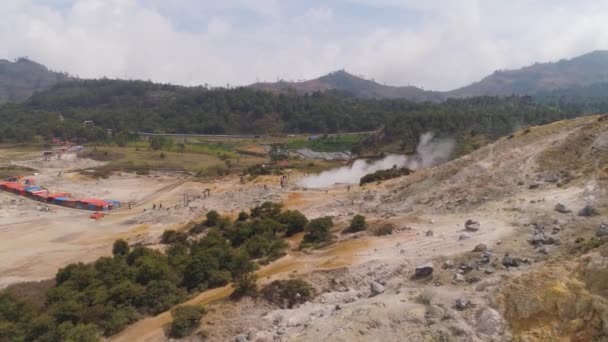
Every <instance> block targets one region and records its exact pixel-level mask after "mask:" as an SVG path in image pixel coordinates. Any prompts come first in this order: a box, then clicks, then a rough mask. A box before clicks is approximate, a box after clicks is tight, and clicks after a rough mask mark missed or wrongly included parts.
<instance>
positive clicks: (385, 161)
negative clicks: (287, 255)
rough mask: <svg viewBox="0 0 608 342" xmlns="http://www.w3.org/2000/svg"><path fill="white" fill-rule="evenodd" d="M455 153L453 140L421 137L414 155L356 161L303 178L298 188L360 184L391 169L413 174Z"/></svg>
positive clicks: (423, 135) (431, 134)
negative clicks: (406, 169)
mask: <svg viewBox="0 0 608 342" xmlns="http://www.w3.org/2000/svg"><path fill="white" fill-rule="evenodd" d="M453 150H454V140H452V139H436V138H435V137H434V135H433V133H430V132H428V133H424V134H422V135H421V136H420V142H419V143H418V146H417V147H416V153H415V154H413V155H409V156H405V155H397V154H391V155H388V156H386V157H385V158H382V159H380V160H375V161H371V162H370V161H367V160H364V159H358V160H356V161H355V162H354V163H353V164H352V165H350V166H343V167H339V168H336V169H332V170H328V171H323V172H321V173H319V174H318V175H314V176H309V177H304V178H302V179H301V180H300V181H299V182H298V185H299V186H302V187H305V188H325V187H329V186H332V185H334V184H338V183H342V184H359V181H360V180H361V177H363V176H365V175H366V174H369V173H373V172H376V171H378V170H386V169H390V168H392V167H393V166H395V165H396V166H397V167H399V168H401V167H407V168H410V169H412V170H416V169H421V168H427V167H431V166H434V165H438V164H441V163H443V162H446V161H448V160H449V158H450V155H451V154H452V151H453Z"/></svg>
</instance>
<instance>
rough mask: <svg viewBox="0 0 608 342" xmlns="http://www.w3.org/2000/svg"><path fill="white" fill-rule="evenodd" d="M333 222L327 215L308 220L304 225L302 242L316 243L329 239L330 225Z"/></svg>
mask: <svg viewBox="0 0 608 342" xmlns="http://www.w3.org/2000/svg"><path fill="white" fill-rule="evenodd" d="M333 226H334V222H333V220H332V219H331V217H329V216H325V217H320V218H317V219H314V220H310V222H308V225H307V226H306V234H304V239H303V240H302V242H303V243H305V244H306V243H309V244H316V243H322V242H326V241H329V240H331V231H330V229H331V227H333Z"/></svg>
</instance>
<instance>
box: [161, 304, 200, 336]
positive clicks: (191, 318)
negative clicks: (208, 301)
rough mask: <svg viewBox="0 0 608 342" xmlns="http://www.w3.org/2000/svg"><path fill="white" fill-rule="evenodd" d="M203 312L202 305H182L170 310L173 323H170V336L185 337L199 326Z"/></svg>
mask: <svg viewBox="0 0 608 342" xmlns="http://www.w3.org/2000/svg"><path fill="white" fill-rule="evenodd" d="M204 314H205V309H204V308H202V307H197V306H191V305H183V306H179V307H177V308H175V309H174V310H173V311H171V316H173V323H172V324H171V331H170V333H169V334H170V335H171V337H175V338H183V337H186V336H188V335H190V334H192V332H194V330H195V329H196V328H197V327H198V326H199V324H200V321H201V318H203V315H204Z"/></svg>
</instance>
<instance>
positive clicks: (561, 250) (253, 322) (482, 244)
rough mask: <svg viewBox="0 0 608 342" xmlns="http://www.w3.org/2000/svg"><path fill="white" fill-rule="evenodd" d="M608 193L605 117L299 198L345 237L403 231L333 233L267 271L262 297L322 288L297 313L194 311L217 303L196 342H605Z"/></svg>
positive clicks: (228, 307) (220, 307)
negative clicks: (361, 221) (330, 240)
mask: <svg viewBox="0 0 608 342" xmlns="http://www.w3.org/2000/svg"><path fill="white" fill-rule="evenodd" d="M607 192H608V119H607V118H605V117H604V118H602V117H597V116H593V117H585V118H580V119H576V120H571V121H564V122H558V123H554V124H552V125H548V126H543V127H533V128H531V129H530V130H526V131H523V130H522V131H520V132H517V133H516V134H515V135H514V137H511V138H504V139H501V140H500V141H498V142H496V143H494V144H492V145H489V146H486V147H484V148H482V149H480V150H478V151H476V152H474V153H472V154H470V155H468V156H465V157H462V158H459V159H456V160H454V161H452V162H449V163H446V164H444V165H441V166H439V167H435V168H432V169H428V170H422V171H418V172H416V173H415V174H413V175H411V176H407V177H403V178H400V179H395V180H391V181H387V182H384V183H382V184H380V185H371V186H366V187H364V188H359V189H355V190H352V191H350V192H348V191H346V190H345V189H343V188H341V187H336V188H334V189H330V190H329V191H328V192H327V193H325V192H321V191H318V192H312V191H311V192H297V191H293V192H290V193H288V194H287V196H286V197H285V200H284V203H285V204H286V205H287V206H288V207H290V208H297V209H300V210H302V211H303V212H304V213H306V214H307V215H309V216H311V217H315V216H322V215H333V216H334V217H335V218H336V219H337V221H338V222H340V224H339V225H338V226H339V228H340V229H341V228H343V227H344V226H345V224H346V221H347V220H348V219H350V218H351V217H352V216H353V215H354V214H356V213H361V214H364V215H366V216H367V217H368V220H369V221H370V222H372V227H371V228H370V229H371V230H373V229H374V227H377V226H379V225H383V224H392V225H394V227H395V228H396V232H395V233H393V234H391V235H389V236H384V237H374V236H371V234H359V235H354V236H352V235H350V236H349V235H347V236H342V235H340V234H338V232H336V236H338V242H336V243H335V244H334V245H332V246H329V247H326V248H324V249H321V250H317V251H312V252H308V253H303V252H297V251H292V252H290V253H289V255H288V256H287V257H285V258H283V259H281V260H279V261H277V262H275V263H274V264H273V265H270V266H268V268H265V269H262V270H261V271H260V272H261V273H260V275H261V278H260V279H261V281H260V283H261V285H263V284H264V283H267V282H269V281H270V280H273V279H277V278H289V277H300V278H303V279H306V280H308V281H310V282H311V283H312V284H313V285H314V286H315V288H316V289H317V291H318V293H319V295H318V296H317V297H316V298H315V299H314V300H313V301H311V302H308V303H305V304H303V305H301V306H299V307H296V308H292V309H281V308H277V307H273V306H272V305H270V304H269V303H267V302H266V301H265V300H263V299H256V300H253V299H245V300H243V301H241V302H231V301H229V300H218V296H214V298H210V297H209V296H208V295H205V294H203V295H201V296H200V297H198V298H195V299H193V300H192V301H191V303H203V304H208V303H211V304H208V309H209V313H208V314H207V315H206V316H205V318H204V319H203V322H202V324H201V328H200V331H199V333H198V334H195V335H193V336H192V337H190V338H189V339H187V340H193V341H198V340H209V341H231V340H234V341H259V342H262V341H315V340H327V341H606V340H608V301H607V300H608V271H607V270H608V268H607V266H608V244H606V242H607V241H606V239H608V227H607V226H602V224H603V223H606V222H607V221H608V216H607V214H608V196H607V195H608V194H607ZM560 204H561V205H560ZM586 206H590V207H591V208H593V210H590V208H587V209H586V210H582V209H583V208H585V207H586ZM581 210H582V211H581ZM589 213H591V216H588V215H587V214H589ZM581 215H582V216H581ZM469 219H471V220H474V221H475V222H469V223H468V224H467V223H466V222H467V220H469ZM417 267H418V268H417ZM430 267H431V268H430ZM430 270H432V274H427V273H429V272H430ZM416 273H421V274H423V275H422V276H418V277H417V276H416ZM424 274H426V275H424ZM224 291H225V293H224V294H223V295H224V296H225V295H227V294H228V293H229V290H224ZM216 295H217V293H216ZM219 297H220V298H221V297H222V295H220V296H219ZM169 321H170V318H169V317H165V319H162V320H158V319H156V318H152V319H149V320H143V321H141V322H139V323H137V324H135V325H134V326H132V327H130V328H128V329H127V330H126V331H125V332H123V333H121V334H119V335H118V336H117V337H116V338H115V340H118V341H127V340H129V339H133V338H135V339H139V340H142V341H162V340H165V339H166V338H165V337H164V335H163V333H162V329H163V327H166V326H167V325H168V323H169ZM142 332H145V334H140V335H137V333H142Z"/></svg>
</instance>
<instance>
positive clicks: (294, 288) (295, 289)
mask: <svg viewBox="0 0 608 342" xmlns="http://www.w3.org/2000/svg"><path fill="white" fill-rule="evenodd" d="M262 295H263V297H264V298H265V299H266V300H268V301H269V302H271V303H273V304H276V305H278V306H280V307H281V308H289V309H291V308H292V307H293V306H294V305H297V304H302V303H306V302H307V301H310V300H312V299H313V298H314V296H315V289H314V288H313V287H312V285H310V284H309V283H308V282H306V281H304V280H302V279H289V280H275V281H273V282H272V283H270V284H268V285H267V286H266V287H265V288H264V289H263V290H262Z"/></svg>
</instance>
